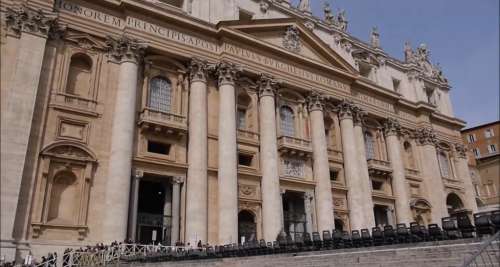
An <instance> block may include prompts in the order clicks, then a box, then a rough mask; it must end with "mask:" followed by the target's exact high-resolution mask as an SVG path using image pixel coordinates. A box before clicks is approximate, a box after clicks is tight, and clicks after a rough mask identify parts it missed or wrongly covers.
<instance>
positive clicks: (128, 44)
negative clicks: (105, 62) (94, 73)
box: [106, 35, 146, 63]
mask: <svg viewBox="0 0 500 267" xmlns="http://www.w3.org/2000/svg"><path fill="white" fill-rule="evenodd" d="M106 47H107V50H108V52H109V55H110V56H111V58H113V59H114V60H116V61H118V62H135V63H138V62H141V60H142V58H143V56H144V51H145V49H146V45H145V44H144V43H143V42H141V41H139V40H138V39H135V38H131V37H128V36H126V35H122V36H120V37H118V38H114V37H112V36H108V37H107V40H106Z"/></svg>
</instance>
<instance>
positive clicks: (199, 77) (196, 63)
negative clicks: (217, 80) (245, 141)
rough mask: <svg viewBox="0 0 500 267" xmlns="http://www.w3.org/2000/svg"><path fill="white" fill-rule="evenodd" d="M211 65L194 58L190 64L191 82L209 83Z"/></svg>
mask: <svg viewBox="0 0 500 267" xmlns="http://www.w3.org/2000/svg"><path fill="white" fill-rule="evenodd" d="M209 69H210V65H209V63H208V62H207V61H205V60H202V59H199V58H192V59H191V62H190V64H189V80H191V82H205V83H206V82H207V75H208V70H209Z"/></svg>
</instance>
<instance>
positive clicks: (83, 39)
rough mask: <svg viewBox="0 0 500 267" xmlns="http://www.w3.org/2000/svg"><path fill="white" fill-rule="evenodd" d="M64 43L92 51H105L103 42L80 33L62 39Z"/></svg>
mask: <svg viewBox="0 0 500 267" xmlns="http://www.w3.org/2000/svg"><path fill="white" fill-rule="evenodd" d="M64 39H65V40H66V41H69V42H72V43H74V44H77V45H78V46H80V47H83V48H85V49H94V50H105V49H106V46H105V44H104V43H103V42H101V41H99V40H98V39H96V38H94V37H92V36H90V35H88V34H81V33H74V34H68V35H67V36H65V38H64Z"/></svg>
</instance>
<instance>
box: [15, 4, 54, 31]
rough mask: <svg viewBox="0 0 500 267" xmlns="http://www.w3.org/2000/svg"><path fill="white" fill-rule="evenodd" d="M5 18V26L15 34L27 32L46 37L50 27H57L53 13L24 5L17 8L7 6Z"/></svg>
mask: <svg viewBox="0 0 500 267" xmlns="http://www.w3.org/2000/svg"><path fill="white" fill-rule="evenodd" d="M5 18H6V25H7V28H8V29H9V30H11V31H12V32H14V33H15V34H17V35H19V34H21V32H27V33H32V34H37V35H41V36H43V37H47V36H48V35H49V32H50V30H51V28H53V27H57V18H56V16H55V15H53V14H48V13H45V12H43V10H41V9H33V8H31V7H28V6H26V5H22V6H20V7H19V8H17V9H12V8H7V9H6V15H5Z"/></svg>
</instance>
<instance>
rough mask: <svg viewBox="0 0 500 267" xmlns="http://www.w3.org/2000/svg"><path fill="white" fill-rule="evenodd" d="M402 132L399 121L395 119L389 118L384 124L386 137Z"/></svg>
mask: <svg viewBox="0 0 500 267" xmlns="http://www.w3.org/2000/svg"><path fill="white" fill-rule="evenodd" d="M400 132H401V125H400V124H399V121H398V120H396V119H394V118H387V120H386V121H385V122H384V134H385V135H386V136H389V135H398V134H399V133H400Z"/></svg>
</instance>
